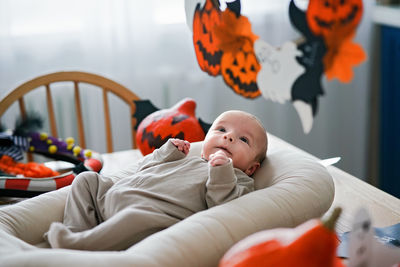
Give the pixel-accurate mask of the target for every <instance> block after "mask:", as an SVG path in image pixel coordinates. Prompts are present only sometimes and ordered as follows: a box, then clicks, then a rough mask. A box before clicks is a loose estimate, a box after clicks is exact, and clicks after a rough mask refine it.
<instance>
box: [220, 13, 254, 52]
mask: <svg viewBox="0 0 400 267" xmlns="http://www.w3.org/2000/svg"><path fill="white" fill-rule="evenodd" d="M214 33H215V35H216V36H217V38H216V40H217V42H216V43H217V45H218V46H219V48H220V49H221V50H222V51H224V52H231V53H233V54H235V53H236V52H237V51H238V50H240V49H241V48H243V47H244V46H245V45H246V44H247V45H250V46H251V47H253V44H254V41H255V40H257V39H258V36H257V35H255V34H254V33H253V32H252V31H251V23H250V21H249V20H248V18H247V17H245V16H242V15H240V16H239V17H237V16H236V14H235V13H234V12H233V11H231V10H229V9H228V8H227V9H225V10H224V11H223V12H222V14H221V23H220V25H216V26H215V27H214Z"/></svg>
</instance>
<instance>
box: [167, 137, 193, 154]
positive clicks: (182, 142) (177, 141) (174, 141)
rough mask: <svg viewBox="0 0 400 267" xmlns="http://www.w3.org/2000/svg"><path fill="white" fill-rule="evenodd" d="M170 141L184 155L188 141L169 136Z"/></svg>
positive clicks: (188, 147)
mask: <svg viewBox="0 0 400 267" xmlns="http://www.w3.org/2000/svg"><path fill="white" fill-rule="evenodd" d="M171 142H172V144H174V145H175V146H176V147H177V148H178V150H179V151H182V152H183V153H185V155H187V154H188V153H189V149H190V143H189V142H188V141H186V140H181V139H175V138H171Z"/></svg>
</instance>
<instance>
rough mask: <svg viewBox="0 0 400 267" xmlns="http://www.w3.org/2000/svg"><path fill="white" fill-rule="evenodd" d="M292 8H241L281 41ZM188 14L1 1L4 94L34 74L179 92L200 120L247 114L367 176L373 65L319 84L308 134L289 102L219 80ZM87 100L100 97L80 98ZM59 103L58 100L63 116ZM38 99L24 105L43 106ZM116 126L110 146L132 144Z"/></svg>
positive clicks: (256, 3) (271, 3) (153, 95)
mask: <svg viewBox="0 0 400 267" xmlns="http://www.w3.org/2000/svg"><path fill="white" fill-rule="evenodd" d="M296 2H297V3H298V4H299V5H301V4H307V1H296ZM372 5H373V3H372V2H371V1H364V6H365V11H364V17H363V20H362V23H361V25H360V27H359V29H358V33H357V37H356V41H357V42H359V43H361V44H362V45H363V47H364V49H365V50H366V51H367V53H368V54H371V53H375V51H372V48H371V36H372V35H371V32H372V23H371V20H370V17H371V16H370V13H371V7H372ZM288 6H289V1H288V0H284V1H276V0H242V13H243V14H244V15H246V16H247V17H248V18H249V19H250V21H251V22H252V27H253V32H254V33H256V34H257V35H259V36H260V38H261V39H263V40H265V41H267V42H269V43H271V44H273V45H275V46H280V45H281V44H283V43H284V42H285V41H287V40H294V39H297V38H298V37H299V34H298V33H297V32H296V31H295V29H294V28H293V27H292V26H291V24H290V22H289V17H288ZM184 12H185V11H184V0H168V1H165V0H146V1H139V0H84V1H82V0H68V1H67V0H35V1H32V0H0V97H3V96H4V95H5V94H6V93H7V92H8V91H9V90H11V89H12V88H15V87H16V86H18V85H19V84H21V83H22V82H25V81H27V80H29V79H31V78H33V77H36V76H38V75H43V74H46V73H50V72H55V71H65V70H80V71H87V72H93V73H97V74H100V75H104V76H106V77H108V78H111V79H113V80H115V81H117V82H119V83H121V84H123V85H125V86H126V87H128V88H130V89H131V90H132V91H134V92H135V93H136V94H137V95H138V96H139V97H141V98H143V99H150V100H151V101H152V102H153V103H154V104H155V105H156V106H157V107H159V108H165V107H169V106H171V105H173V104H174V103H176V102H178V101H179V100H181V99H182V98H184V97H191V98H194V99H195V100H196V102H197V110H196V112H197V116H198V117H200V118H201V119H203V120H204V121H206V122H212V120H213V119H215V117H216V116H217V115H218V114H219V113H220V112H222V111H224V110H227V109H242V110H246V111H249V112H251V113H254V114H255V115H257V116H258V117H260V118H261V120H262V121H263V122H264V124H265V126H266V128H267V130H268V131H269V132H271V133H272V134H275V135H277V136H279V137H281V138H283V139H284V140H286V141H289V142H291V143H293V144H294V145H296V146H298V147H300V148H302V149H304V150H306V151H308V152H310V153H312V154H314V155H316V156H318V157H321V158H326V157H333V156H341V157H342V161H341V162H340V163H339V164H338V166H339V167H341V168H342V169H344V170H345V171H348V172H350V173H351V174H353V175H355V176H357V177H360V178H363V179H365V178H366V175H367V173H366V166H367V156H366V153H367V151H368V144H367V143H368V129H369V119H368V118H369V114H368V113H369V92H370V90H371V88H370V87H371V86H370V85H369V82H370V75H371V73H370V64H371V63H370V61H367V62H366V63H364V64H363V65H361V66H358V67H356V68H355V75H354V80H353V81H352V82H351V83H350V84H342V83H339V82H336V81H333V82H327V81H325V80H324V82H323V86H324V88H325V96H323V97H321V98H320V105H319V112H318V114H317V116H316V117H315V120H314V125H313V128H312V130H311V132H310V133H309V134H308V135H306V134H304V133H303V130H302V126H301V122H300V120H299V118H298V115H297V113H296V111H295V109H294V108H293V106H292V105H291V104H290V103H287V104H285V105H281V104H277V103H274V102H272V101H270V100H265V99H264V98H263V97H259V98H257V99H256V100H248V99H245V98H243V97H241V96H239V95H237V94H235V93H233V91H232V90H231V89H229V88H228V87H227V86H226V85H225V84H224V82H223V81H222V79H221V77H218V78H214V77H211V76H208V75H207V74H206V73H204V72H202V71H201V70H200V68H199V67H198V65H197V62H196V57H195V54H194V50H193V43H192V36H191V32H190V30H189V29H188V27H187V25H186V22H185V13H184ZM90 97H96V96H92V95H90V96H86V99H88V98H90ZM64 102H65V101H58V102H57V104H58V105H59V110H60V112H63V111H62V110H64V109H63V108H62V106H63V105H64V104H65V103H64ZM40 103H41V102H40V101H34V103H28V106H29V107H30V108H31V109H40ZM87 103H89V101H88V102H87ZM35 105H36V106H35ZM112 108H113V109H118V105H117V104H114V105H113V106H112ZM67 110H68V109H67ZM64 112H65V111H64ZM71 112H73V111H71ZM121 112H125V111H121ZM71 118H72V117H71ZM14 119H15V118H14V117H13V114H12V112H9V113H7V114H6V116H5V117H4V118H2V121H3V122H6V123H7V124H8V125H12V123H13V121H14ZM71 120H72V119H70V120H64V121H63V122H62V126H60V128H61V130H60V131H61V133H60V134H61V136H63V137H66V136H68V135H71V134H74V133H75V132H76V129H74V127H73V126H71V123H72V121H71ZM91 123H92V124H93V129H92V130H91V131H89V132H87V133H86V134H87V136H88V137H87V138H89V139H90V141H89V142H88V146H89V147H90V146H92V145H93V146H94V145H95V144H98V143H100V145H102V147H101V148H100V149H99V150H100V151H99V152H104V151H105V145H104V144H102V143H103V141H102V139H101V138H102V137H103V136H101V135H100V136H99V135H98V131H96V130H95V129H94V128H95V127H96V122H91ZM113 123H114V124H113V126H114V128H117V129H118V132H117V134H114V143H115V146H116V149H117V150H120V149H128V148H129V147H130V143H129V144H128V143H127V142H126V141H121V140H123V138H122V137H123V136H124V135H125V134H124V132H127V130H128V128H127V127H128V126H127V125H128V123H127V122H126V123H125V122H123V121H120V120H119V118H118V117H113ZM125 130H126V131H125ZM115 135H118V136H117V137H116V136H115ZM128 140H129V138H128Z"/></svg>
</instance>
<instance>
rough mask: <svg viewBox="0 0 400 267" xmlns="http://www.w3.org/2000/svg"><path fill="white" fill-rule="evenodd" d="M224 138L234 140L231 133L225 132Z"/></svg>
mask: <svg viewBox="0 0 400 267" xmlns="http://www.w3.org/2000/svg"><path fill="white" fill-rule="evenodd" d="M224 139H225V140H227V141H229V142H233V138H232V136H231V135H229V134H225V135H224Z"/></svg>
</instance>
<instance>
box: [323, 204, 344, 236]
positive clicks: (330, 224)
mask: <svg viewBox="0 0 400 267" xmlns="http://www.w3.org/2000/svg"><path fill="white" fill-rule="evenodd" d="M341 213H342V208H341V207H336V208H335V209H334V210H333V212H332V214H331V215H330V216H329V218H328V219H326V220H323V221H322V225H323V226H324V227H325V228H327V229H329V230H331V231H334V230H335V224H336V222H337V220H338V218H339V216H340V214H341Z"/></svg>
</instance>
